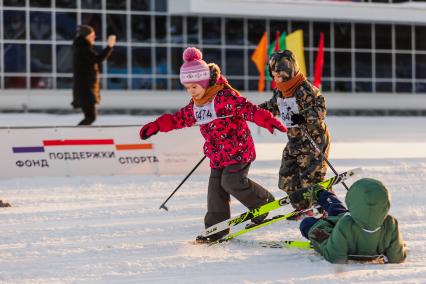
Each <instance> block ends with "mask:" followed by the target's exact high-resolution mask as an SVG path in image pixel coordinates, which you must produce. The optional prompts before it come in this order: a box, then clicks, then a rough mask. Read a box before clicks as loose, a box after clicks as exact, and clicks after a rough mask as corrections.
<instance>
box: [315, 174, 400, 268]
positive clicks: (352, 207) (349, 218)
mask: <svg viewBox="0 0 426 284" xmlns="http://www.w3.org/2000/svg"><path fill="white" fill-rule="evenodd" d="M345 201H346V204H347V206H348V210H349V212H347V213H345V214H341V215H340V216H330V217H328V218H326V219H324V220H320V221H318V222H317V223H316V224H315V225H314V226H312V228H311V229H310V230H309V234H308V235H309V239H310V240H311V242H312V244H313V246H314V248H315V250H316V251H317V252H319V253H320V254H321V255H323V256H324V258H325V259H326V260H328V261H329V262H331V263H346V262H347V260H348V255H366V256H372V255H380V254H383V255H385V256H386V257H387V259H388V261H389V263H401V262H403V261H404V260H405V258H406V256H407V254H406V250H405V248H404V243H403V240H402V237H401V235H400V233H399V229H398V221H397V220H396V219H395V218H394V217H392V216H391V215H388V212H389V208H390V201H389V193H388V190H387V189H386V187H385V186H384V185H383V184H382V183H381V182H380V181H377V180H374V179H370V178H364V179H360V180H358V181H357V182H355V183H354V184H353V185H352V186H351V187H350V189H349V191H348V193H347V195H346V199H345ZM315 229H319V230H322V231H324V232H326V233H328V234H329V235H330V236H329V238H327V239H325V240H323V241H322V242H321V243H319V242H317V241H315V240H313V239H312V231H313V230H315Z"/></svg>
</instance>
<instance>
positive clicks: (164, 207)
mask: <svg viewBox="0 0 426 284" xmlns="http://www.w3.org/2000/svg"><path fill="white" fill-rule="evenodd" d="M205 158H206V156H204V157H203V158H202V159H201V160H200V161H199V162H198V163H197V164H196V165H195V167H194V168H193V169H192V170H191V171H190V172H189V174H187V175H186V177H185V178H184V179H183V181H182V182H181V183H180V184H179V185H178V186H177V187H176V189H175V190H173V192H172V193H171V194H170V195H169V197H168V198H167V199H166V201H164V202H163V204H161V205H160V208H158V209H161V208H163V209H164V210H166V211H169V209H168V208H167V206H166V203H167V201H169V199H170V198H172V196H173V194H175V192H176V191H177V190H178V189H179V188H180V187H181V186H182V184H184V182H185V181H186V180H187V179H188V178H189V177H190V176H191V175H192V173H193V172H194V171H195V170H196V169H197V168H198V166H199V165H200V164H201V163H202V162H203V161H204V159H205Z"/></svg>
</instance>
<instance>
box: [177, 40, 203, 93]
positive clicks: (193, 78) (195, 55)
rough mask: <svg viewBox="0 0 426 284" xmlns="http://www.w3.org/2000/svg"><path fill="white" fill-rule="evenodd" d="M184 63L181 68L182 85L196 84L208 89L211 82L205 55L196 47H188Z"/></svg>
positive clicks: (184, 53) (184, 55) (184, 54)
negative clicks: (204, 58)
mask: <svg viewBox="0 0 426 284" xmlns="http://www.w3.org/2000/svg"><path fill="white" fill-rule="evenodd" d="M182 57H183V61H184V63H183V64H182V66H181V67H180V82H181V83H182V84H188V83H196V84H199V85H200V86H201V87H203V88H204V89H207V87H208V85H209V81H210V69H209V66H208V65H207V63H206V62H205V61H204V60H203V54H202V53H201V51H200V50H199V49H197V48H195V47H188V48H187V49H185V51H184V52H183V56H182Z"/></svg>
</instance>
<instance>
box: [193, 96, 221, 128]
mask: <svg viewBox="0 0 426 284" xmlns="http://www.w3.org/2000/svg"><path fill="white" fill-rule="evenodd" d="M194 117H195V120H196V124H197V125H201V124H206V123H209V122H212V121H213V120H215V119H217V115H216V111H215V110H214V100H212V101H211V102H210V103H208V104H206V105H204V106H196V105H195V104H194Z"/></svg>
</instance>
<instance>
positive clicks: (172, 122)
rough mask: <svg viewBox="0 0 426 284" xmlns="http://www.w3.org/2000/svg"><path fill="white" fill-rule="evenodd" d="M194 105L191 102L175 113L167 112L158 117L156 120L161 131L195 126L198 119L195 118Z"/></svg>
mask: <svg viewBox="0 0 426 284" xmlns="http://www.w3.org/2000/svg"><path fill="white" fill-rule="evenodd" d="M192 105H193V104H192V102H191V103H190V104H188V105H187V106H185V107H183V108H181V109H180V110H179V111H177V112H175V113H173V114H169V113H166V114H163V115H162V116H160V117H159V118H157V120H156V122H157V124H158V128H159V129H160V131H161V132H169V131H171V130H174V129H181V128H184V127H191V126H193V125H194V124H195V122H196V121H195V118H194V112H193V110H192V109H193V108H192Z"/></svg>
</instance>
